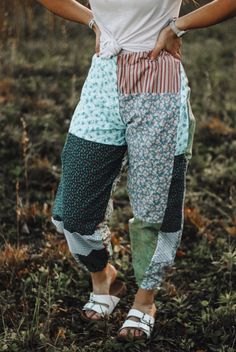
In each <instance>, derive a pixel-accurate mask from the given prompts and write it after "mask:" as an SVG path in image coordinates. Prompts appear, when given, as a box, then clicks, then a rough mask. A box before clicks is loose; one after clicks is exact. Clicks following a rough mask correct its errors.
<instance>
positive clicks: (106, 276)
mask: <svg viewBox="0 0 236 352" xmlns="http://www.w3.org/2000/svg"><path fill="white" fill-rule="evenodd" d="M116 276H117V270H116V269H115V267H114V266H113V265H111V264H110V263H108V264H107V266H106V267H105V268H104V269H103V270H102V271H99V272H96V273H91V277H92V284H93V291H94V293H96V294H100V293H101V294H102V293H103V294H108V293H109V289H110V285H111V283H112V282H113V281H114V280H115V278H116Z"/></svg>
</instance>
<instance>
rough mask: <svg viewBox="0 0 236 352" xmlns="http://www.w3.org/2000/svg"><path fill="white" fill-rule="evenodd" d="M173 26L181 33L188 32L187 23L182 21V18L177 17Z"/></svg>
mask: <svg viewBox="0 0 236 352" xmlns="http://www.w3.org/2000/svg"><path fill="white" fill-rule="evenodd" d="M175 25H176V27H178V28H179V29H180V30H181V31H187V30H189V28H188V26H187V23H186V21H185V19H184V17H179V18H177V19H176V21H175Z"/></svg>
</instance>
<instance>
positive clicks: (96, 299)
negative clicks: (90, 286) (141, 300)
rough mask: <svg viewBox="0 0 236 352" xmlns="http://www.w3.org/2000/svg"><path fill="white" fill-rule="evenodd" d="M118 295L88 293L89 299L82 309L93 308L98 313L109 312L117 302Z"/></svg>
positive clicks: (118, 299)
mask: <svg viewBox="0 0 236 352" xmlns="http://www.w3.org/2000/svg"><path fill="white" fill-rule="evenodd" d="M119 301H120V298H119V297H116V296H112V295H97V294H94V293H93V292H91V293H90V297H89V301H88V303H86V304H85V305H84V307H83V310H94V311H95V312H97V313H99V314H102V315H104V314H111V313H112V311H113V310H114V308H115V307H116V305H117V304H118V302H119Z"/></svg>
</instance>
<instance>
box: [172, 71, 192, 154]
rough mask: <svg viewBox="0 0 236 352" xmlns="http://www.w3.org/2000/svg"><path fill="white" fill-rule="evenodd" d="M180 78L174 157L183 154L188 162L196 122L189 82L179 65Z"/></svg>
mask: <svg viewBox="0 0 236 352" xmlns="http://www.w3.org/2000/svg"><path fill="white" fill-rule="evenodd" d="M180 76H181V108H180V117H179V122H178V129H177V140H176V147H175V155H181V154H185V156H186V158H187V159H188V160H189V159H191V157H192V145H193V138H194V132H195V125H196V120H195V117H194V115H193V112H192V109H191V104H190V92H191V89H190V87H189V82H188V78H187V75H186V73H185V70H184V67H183V65H180Z"/></svg>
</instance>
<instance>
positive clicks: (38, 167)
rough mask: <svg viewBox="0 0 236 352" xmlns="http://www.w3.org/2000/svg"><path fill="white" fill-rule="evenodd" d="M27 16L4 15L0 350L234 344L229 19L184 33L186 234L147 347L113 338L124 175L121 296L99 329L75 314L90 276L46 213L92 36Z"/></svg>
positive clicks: (126, 266) (125, 258) (118, 201)
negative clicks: (189, 113)
mask: <svg viewBox="0 0 236 352" xmlns="http://www.w3.org/2000/svg"><path fill="white" fill-rule="evenodd" d="M9 11H12V10H10V9H8V13H9ZM14 16H16V15H14ZM34 16H35V17H33V18H36V19H37V20H36V21H33V22H32V23H31V26H29V23H28V25H25V24H24V22H23V20H22V18H20V19H19V23H18V25H19V28H18V31H17V33H16V32H15V31H14V26H13V25H12V28H11V26H10V24H11V23H12V22H11V21H10V19H9V17H6V18H7V20H8V21H10V22H8V26H9V27H8V29H9V31H8V35H6V31H5V32H4V33H3V32H2V40H1V42H0V48H1V54H0V60H1V66H0V67H1V68H0V70H1V71H0V145H1V148H0V162H1V166H3V167H2V168H1V171H0V181H1V182H0V195H1V200H2V201H1V202H0V214H1V221H0V238H1V253H0V311H1V314H0V351H10V352H13V351H22V352H23V351H24V352H25V351H49V352H51V351H55V352H56V351H64V352H65V351H70V352H74V351H76V352H77V351H78V352H81V351H82V352H93V351H96V352H100V351H104V352H108V351H109V352H116V351H117V352H118V351H122V352H123V351H134V352H136V351H143V350H144V351H155V352H156V351H158V352H169V351H170V352H179V351H186V352H187V351H191V352H192V351H194V352H203V351H205V352H208V351H217V352H223V351H227V352H233V351H235V348H236V342H235V313H236V292H235V289H234V287H233V283H234V282H235V279H236V275H235V265H236V252H235V236H236V230H235V225H236V212H235V209H236V198H235V179H236V166H235V153H236V128H235V126H236V100H235V91H236V74H235V49H236V47H235V30H236V26H235V21H234V20H232V21H230V22H227V23H225V24H221V25H218V26H216V27H214V28H211V29H207V30H200V31H195V32H193V33H189V34H188V35H187V36H186V37H185V38H184V66H185V68H186V71H187V74H188V77H189V81H190V85H191V88H192V107H193V111H194V114H195V117H196V119H197V130H196V134H195V141H194V148H193V157H192V160H191V162H190V164H189V172H188V177H187V193H186V208H185V225H184V233H183V239H182V242H181V247H180V248H179V251H178V253H177V254H178V255H177V258H176V261H175V265H174V267H173V268H172V269H171V270H170V271H169V272H168V273H167V276H166V280H165V282H164V283H163V286H162V288H161V290H160V291H159V293H158V295H157V297H156V304H157V307H158V318H157V322H156V325H155V331H154V335H153V338H152V340H151V341H150V342H149V343H148V344H147V346H142V345H141V344H138V343H136V344H120V343H117V342H116V341H115V340H114V339H113V337H114V336H115V335H116V332H117V330H118V328H119V327H120V325H121V324H122V322H123V320H124V318H125V316H126V313H127V311H128V309H129V307H130V306H131V304H132V300H133V295H134V293H135V291H136V289H137V287H136V285H135V281H134V274H133V270H132V264H131V253H130V246H129V234H128V226H127V223H128V219H129V218H130V217H132V211H131V209H130V205H129V201H128V196H127V192H126V188H125V183H126V177H125V176H124V177H123V179H122V182H121V185H120V187H119V189H118V190H117V192H116V194H115V195H114V204H115V211H114V214H113V217H112V220H111V229H112V233H113V246H114V249H115V253H114V258H113V262H114V263H115V265H116V267H117V268H119V270H120V276H121V277H123V278H124V280H125V281H126V283H127V285H128V294H127V296H126V297H125V299H123V300H122V302H121V304H120V305H119V309H117V310H116V311H115V313H114V315H113V317H112V319H111V322H110V323H109V324H107V326H105V328H101V327H99V326H87V325H86V324H85V323H83V322H82V320H81V319H80V316H79V309H80V308H81V307H82V305H83V304H84V303H85V302H86V300H87V298H88V293H89V292H90V290H91V283H90V279H89V276H88V274H87V273H85V272H84V271H83V269H82V268H80V267H79V266H78V264H76V262H75V261H74V259H73V258H72V256H71V254H70V253H69V251H68V248H67V244H66V241H65V238H64V236H63V235H59V234H57V233H56V232H55V229H54V227H53V225H52V224H51V222H50V210H51V206H52V204H53V199H54V196H55V191H56V189H57V185H58V181H59V176H60V152H61V150H62V147H63V143H64V141H65V137H66V133H67V130H68V127H69V122H70V118H71V116H72V113H73V110H74V108H75V106H76V104H77V102H78V100H79V95H80V92H81V87H82V85H83V82H84V79H85V78H86V74H87V71H88V69H89V65H90V62H91V61H90V60H91V56H92V54H93V53H94V36H93V33H91V32H90V31H89V30H88V29H86V28H84V27H82V26H79V25H76V24H70V23H65V22H64V21H62V20H59V19H58V20H56V21H54V20H52V19H51V17H48V16H46V15H45V12H44V11H43V10H41V9H40V8H39V7H37V8H36V9H35V10H34ZM17 186H19V187H18V190H17V191H16V188H17Z"/></svg>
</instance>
